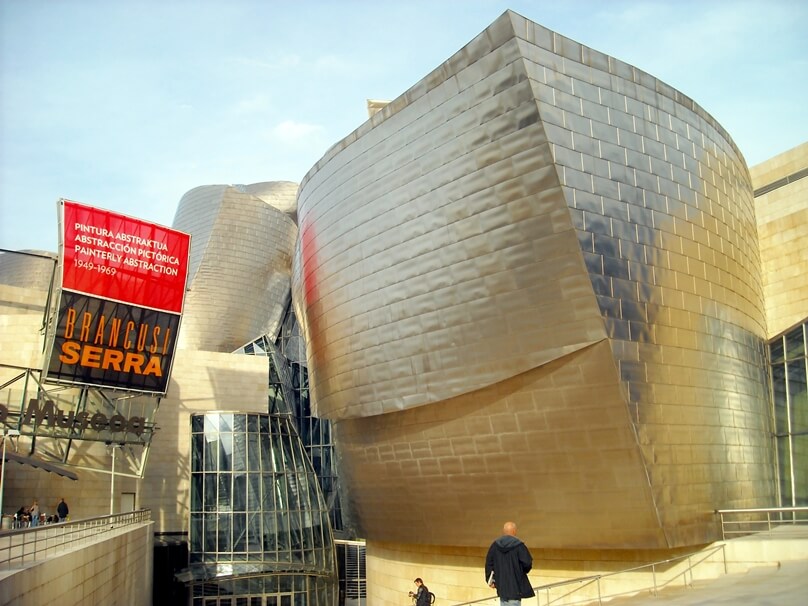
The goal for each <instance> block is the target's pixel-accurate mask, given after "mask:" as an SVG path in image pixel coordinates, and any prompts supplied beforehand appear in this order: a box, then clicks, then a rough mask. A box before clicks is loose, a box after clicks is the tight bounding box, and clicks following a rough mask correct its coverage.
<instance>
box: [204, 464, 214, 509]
mask: <svg viewBox="0 0 808 606" xmlns="http://www.w3.org/2000/svg"><path fill="white" fill-rule="evenodd" d="M204 476H205V498H204V499H203V501H202V508H203V509H204V510H205V511H216V482H217V481H218V478H217V476H216V474H215V473H206V474H204Z"/></svg>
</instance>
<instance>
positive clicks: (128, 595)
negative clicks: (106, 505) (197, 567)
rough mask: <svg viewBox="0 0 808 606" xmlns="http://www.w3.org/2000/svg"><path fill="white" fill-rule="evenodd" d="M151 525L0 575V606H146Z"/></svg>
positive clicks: (131, 528)
mask: <svg viewBox="0 0 808 606" xmlns="http://www.w3.org/2000/svg"><path fill="white" fill-rule="evenodd" d="M153 533H154V523H153V522H148V523H145V524H140V525H136V526H129V527H126V528H122V529H120V530H114V531H112V532H109V533H104V535H103V536H104V538H103V539H102V540H99V541H98V542H95V543H92V544H89V545H87V544H85V545H82V546H81V547H78V548H76V549H70V550H66V551H65V552H64V553H61V554H58V555H54V556H51V557H49V558H47V559H45V560H42V561H41V562H33V563H31V564H28V565H26V566H25V568H22V569H18V570H10V571H3V572H0V604H12V605H14V604H20V605H23V604H58V605H59V606H71V605H74V604H75V605H78V604H81V605H86V606H91V605H96V604H104V605H105V606H149V605H150V604H151V601H152V560H153V553H154V549H153Z"/></svg>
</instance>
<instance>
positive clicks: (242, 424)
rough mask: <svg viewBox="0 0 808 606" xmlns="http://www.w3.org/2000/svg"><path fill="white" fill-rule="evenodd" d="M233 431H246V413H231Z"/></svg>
mask: <svg viewBox="0 0 808 606" xmlns="http://www.w3.org/2000/svg"><path fill="white" fill-rule="evenodd" d="M233 432H234V433H246V432H247V417H246V415H233Z"/></svg>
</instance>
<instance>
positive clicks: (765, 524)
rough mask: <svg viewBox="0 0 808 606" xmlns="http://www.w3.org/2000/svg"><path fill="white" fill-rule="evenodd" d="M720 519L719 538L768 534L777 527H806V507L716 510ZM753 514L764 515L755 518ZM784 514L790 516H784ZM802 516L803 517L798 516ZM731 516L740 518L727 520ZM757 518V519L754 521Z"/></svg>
mask: <svg viewBox="0 0 808 606" xmlns="http://www.w3.org/2000/svg"><path fill="white" fill-rule="evenodd" d="M715 513H717V514H718V515H719V517H720V519H721V538H722V539H724V540H726V539H727V537H728V536H730V535H733V536H743V535H750V534H755V533H759V532H768V533H771V531H772V530H773V529H774V528H776V527H777V526H786V525H788V526H802V525H805V526H807V527H808V507H753V508H748V509H716V510H715ZM755 514H766V515H765V519H763V516H762V515H760V516H755ZM784 514H790V517H789V516H784ZM800 514H804V515H800ZM732 516H740V517H741V519H739V520H729V519H727V518H729V517H732ZM755 517H757V518H758V519H755Z"/></svg>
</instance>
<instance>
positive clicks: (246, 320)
mask: <svg viewBox="0 0 808 606" xmlns="http://www.w3.org/2000/svg"><path fill="white" fill-rule="evenodd" d="M296 193H297V185H296V184H294V183H289V182H271V183H256V184H252V185H246V186H245V185H204V186H201V187H196V188H194V189H192V190H191V191H189V192H188V193H186V194H185V195H184V196H183V197H182V199H181V200H180V203H179V206H178V208H177V213H176V215H175V217H174V225H173V226H174V227H175V228H176V229H180V230H183V231H187V232H188V233H192V234H194V237H193V240H192V242H191V253H190V263H189V269H188V292H187V293H186V297H185V313H184V315H183V322H182V330H181V331H180V335H179V343H180V347H182V348H185V349H189V348H192V349H201V350H205V351H220V352H231V351H234V350H236V349H237V348H239V347H241V346H242V345H244V344H245V343H248V342H250V341H252V340H253V339H255V338H256V337H258V336H260V335H264V334H274V331H273V327H277V324H278V323H279V322H280V320H281V314H282V313H283V310H284V309H285V308H286V303H287V302H288V300H289V299H288V291H289V275H290V272H291V257H292V251H293V249H294V242H295V238H296V237H297V226H296V225H295V218H296V205H295V195H296Z"/></svg>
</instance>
